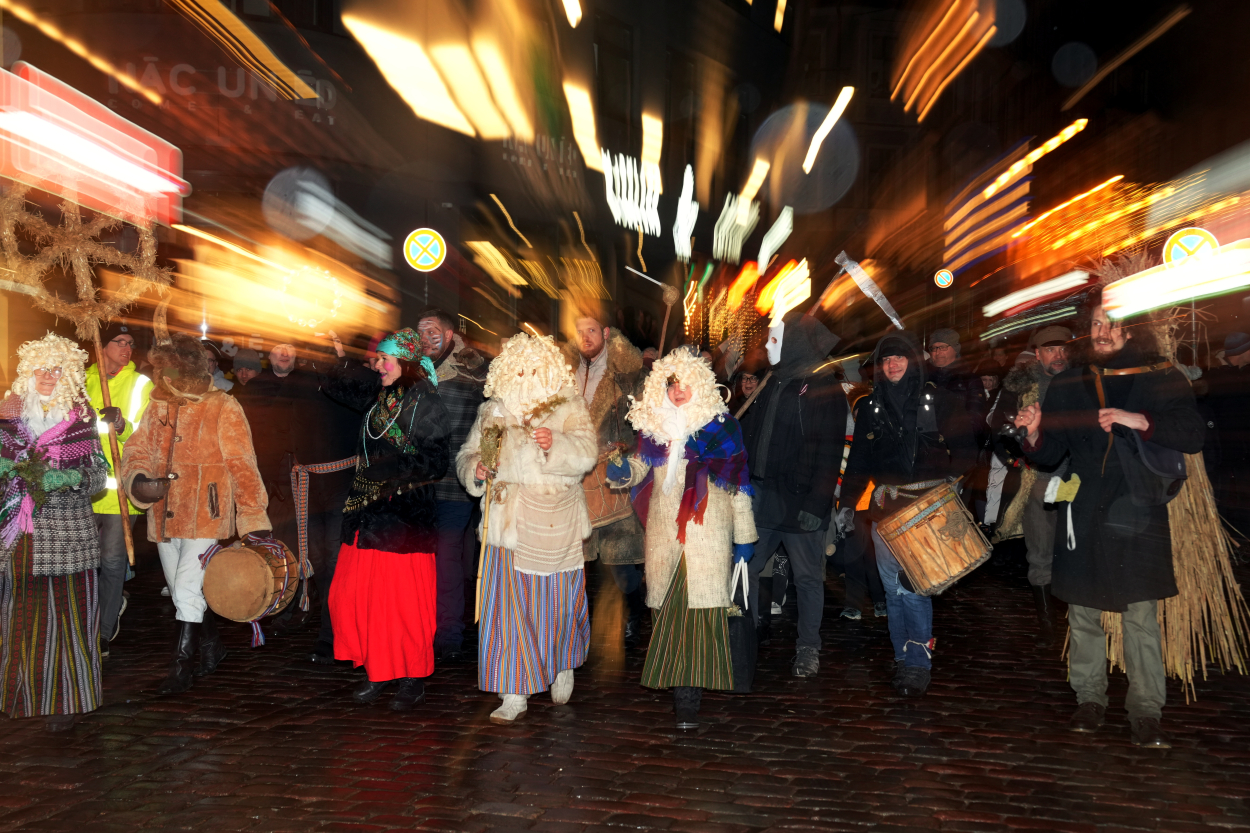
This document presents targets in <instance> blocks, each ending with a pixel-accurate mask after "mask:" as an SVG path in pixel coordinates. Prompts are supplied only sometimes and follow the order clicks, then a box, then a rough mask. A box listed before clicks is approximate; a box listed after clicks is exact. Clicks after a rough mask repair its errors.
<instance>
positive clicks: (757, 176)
mask: <svg viewBox="0 0 1250 833" xmlns="http://www.w3.org/2000/svg"><path fill="white" fill-rule="evenodd" d="M770 167H772V165H771V164H770V163H769V161H768V160H767V159H756V160H755V164H753V165H752V166H751V175H750V176H748V177H747V184H746V185H744V186H742V195H741V196H740V197H739V199H738V224H739V225H745V224H746V222H747V214H748V213H749V211H750V207H751V206H752V205H754V204H755V203H754V202H753V200H754V199H755V195H756V194H758V193H759V192H760V186H761V185H763V184H764V177H766V176H768V169H769V168H770ZM752 227H754V224H752ZM748 233H749V232H748Z"/></svg>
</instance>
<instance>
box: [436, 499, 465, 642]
mask: <svg viewBox="0 0 1250 833" xmlns="http://www.w3.org/2000/svg"><path fill="white" fill-rule="evenodd" d="M472 515H473V504H472V503H470V502H469V501H467V500H440V501H438V521H437V523H438V544H437V551H436V552H435V556H434V557H435V565H436V569H437V571H438V628H437V631H436V632H435V634H434V644H435V645H436V646H437V647H439V648H459V647H460V644H461V643H462V642H463V641H464V580H465V572H466V570H465V565H464V549H465V545H464V540H465V536H464V530H465V527H467V526H468V525H469V518H470V517H471V516H472ZM468 572H472V571H471V570H470V571H468Z"/></svg>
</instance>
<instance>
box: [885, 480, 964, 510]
mask: <svg viewBox="0 0 1250 833" xmlns="http://www.w3.org/2000/svg"><path fill="white" fill-rule="evenodd" d="M945 482H946V481H945V480H921V481H920V482H918V483H908V484H907V485H905V486H890V485H887V484H884V483H883V484H882V485H880V486H878V487H877V490H876V491H875V492H873V493H872V500H873V502H874V503H876V504H877V506H878V507H882V506H885V498H886V495H889V496H890V500H897V499H898V497H899V495H902V496H903V497H904V498H911V499H915V498H918V497H920V496H921V495H922V494H924V493H925V492H927V491H929V490H930V489H934V488H937V487H938V486H941V485H942V484H943V483H945Z"/></svg>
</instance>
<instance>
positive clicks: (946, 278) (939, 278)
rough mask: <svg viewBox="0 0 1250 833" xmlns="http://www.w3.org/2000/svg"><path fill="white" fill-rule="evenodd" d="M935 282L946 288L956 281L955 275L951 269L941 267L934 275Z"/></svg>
mask: <svg viewBox="0 0 1250 833" xmlns="http://www.w3.org/2000/svg"><path fill="white" fill-rule="evenodd" d="M933 282H934V283H935V284H937V285H938V286H940V287H942V288H943V289H946V288H948V287H949V286H950V285H951V284H953V283H954V282H955V276H954V275H952V274H951V271H950V270H949V269H939V270H938V272H937V274H936V275H934V276H933Z"/></svg>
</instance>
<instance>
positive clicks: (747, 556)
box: [734, 544, 755, 561]
mask: <svg viewBox="0 0 1250 833" xmlns="http://www.w3.org/2000/svg"><path fill="white" fill-rule="evenodd" d="M754 555H755V544H734V561H750V560H751V557H752V556H754Z"/></svg>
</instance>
